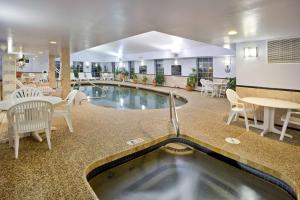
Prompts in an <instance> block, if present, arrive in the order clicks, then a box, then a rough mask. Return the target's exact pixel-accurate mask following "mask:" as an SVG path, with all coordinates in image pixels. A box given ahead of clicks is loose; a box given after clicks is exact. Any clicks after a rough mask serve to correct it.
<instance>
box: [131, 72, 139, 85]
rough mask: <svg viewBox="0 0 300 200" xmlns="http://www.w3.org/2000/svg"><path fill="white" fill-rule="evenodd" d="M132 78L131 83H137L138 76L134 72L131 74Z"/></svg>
mask: <svg viewBox="0 0 300 200" xmlns="http://www.w3.org/2000/svg"><path fill="white" fill-rule="evenodd" d="M132 80H133V83H134V84H137V82H138V77H137V75H136V74H132Z"/></svg>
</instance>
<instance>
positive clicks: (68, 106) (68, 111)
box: [53, 90, 78, 133]
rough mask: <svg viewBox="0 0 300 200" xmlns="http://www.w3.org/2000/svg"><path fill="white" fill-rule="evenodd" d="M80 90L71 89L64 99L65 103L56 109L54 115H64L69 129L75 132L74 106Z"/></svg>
mask: <svg viewBox="0 0 300 200" xmlns="http://www.w3.org/2000/svg"><path fill="white" fill-rule="evenodd" d="M77 92H78V90H73V91H71V92H70V93H69V94H68V96H67V97H66V98H65V100H64V104H61V105H60V106H58V107H56V108H55V110H54V115H53V116H54V117H64V118H65V121H66V122H67V125H68V127H69V130H70V132H71V133H73V124H72V107H73V104H74V101H75V96H76V94H77Z"/></svg>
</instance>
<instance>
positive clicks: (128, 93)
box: [79, 85, 186, 110]
mask: <svg viewBox="0 0 300 200" xmlns="http://www.w3.org/2000/svg"><path fill="white" fill-rule="evenodd" d="M79 90H80V91H81V92H83V93H85V94H86V95H87V96H88V97H90V98H89V101H90V102H91V103H92V104H94V105H97V106H104V107H111V108H117V109H141V110H145V109H159V108H167V107H169V96H168V95H166V94H162V93H158V92H153V91H148V90H143V89H136V88H131V87H123V86H122V87H121V86H114V85H99V86H80V87H79ZM185 103H186V101H185V100H183V99H178V98H176V99H175V104H176V106H181V105H183V104H185Z"/></svg>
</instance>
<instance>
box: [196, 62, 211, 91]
mask: <svg viewBox="0 0 300 200" xmlns="http://www.w3.org/2000/svg"><path fill="white" fill-rule="evenodd" d="M197 68H198V86H201V83H200V79H202V78H203V79H206V80H211V81H212V80H213V58H212V57H202V58H198V59H197Z"/></svg>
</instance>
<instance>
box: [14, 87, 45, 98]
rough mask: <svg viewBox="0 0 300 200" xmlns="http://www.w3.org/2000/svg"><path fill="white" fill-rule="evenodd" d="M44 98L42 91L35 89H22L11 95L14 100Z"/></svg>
mask: <svg viewBox="0 0 300 200" xmlns="http://www.w3.org/2000/svg"><path fill="white" fill-rule="evenodd" d="M38 96H43V94H42V91H41V90H39V89H37V88H34V87H21V88H19V89H17V90H15V91H14V92H13V93H12V94H11V98H12V99H19V98H27V97H38Z"/></svg>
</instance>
